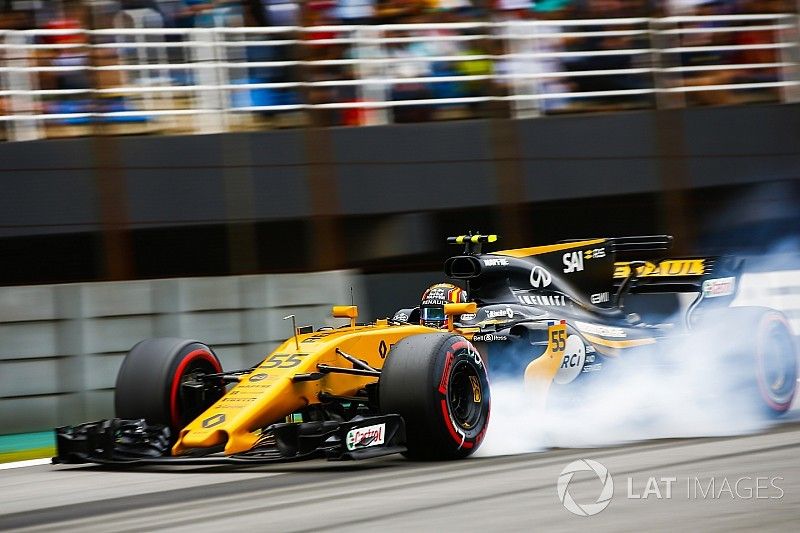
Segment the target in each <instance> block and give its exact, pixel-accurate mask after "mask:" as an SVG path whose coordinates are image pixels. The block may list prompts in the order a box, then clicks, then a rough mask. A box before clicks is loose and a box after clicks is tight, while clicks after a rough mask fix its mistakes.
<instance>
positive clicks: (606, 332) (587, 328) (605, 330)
mask: <svg viewBox="0 0 800 533" xmlns="http://www.w3.org/2000/svg"><path fill="white" fill-rule="evenodd" d="M575 325H576V326H577V327H578V329H579V330H581V331H582V332H584V333H590V334H592V335H600V336H601V337H613V338H616V339H624V338H625V337H627V335H626V334H625V330H623V329H622V328H615V327H612V326H601V325H600V324H588V323H586V322H579V321H576V322H575Z"/></svg>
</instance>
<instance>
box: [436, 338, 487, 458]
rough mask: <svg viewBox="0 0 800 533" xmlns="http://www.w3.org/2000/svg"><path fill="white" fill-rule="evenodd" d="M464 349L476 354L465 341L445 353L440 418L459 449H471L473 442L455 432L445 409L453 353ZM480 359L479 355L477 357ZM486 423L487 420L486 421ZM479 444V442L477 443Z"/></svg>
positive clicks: (453, 357) (440, 387) (448, 412)
mask: <svg viewBox="0 0 800 533" xmlns="http://www.w3.org/2000/svg"><path fill="white" fill-rule="evenodd" d="M462 349H466V350H467V351H468V352H469V353H471V354H472V353H475V354H477V353H478V352H477V350H475V347H474V346H472V344H470V343H469V342H468V341H466V340H460V341H458V342H455V343H453V345H452V346H450V350H448V352H447V358H446V359H445V362H444V370H443V371H442V379H441V380H440V381H439V392H440V393H442V394H443V395H444V398H442V400H441V406H442V417H443V418H444V424H445V427H447V432H448V433H450V436H451V437H453V440H454V441H456V442H457V443H458V444H459V447H460V448H467V449H469V448H472V447H473V446H474V445H475V442H474V441H472V440H467V438H466V436H462V435H460V434H459V433H458V432H457V431H456V428H455V426H454V425H453V420H452V418H451V417H450V410H449V409H448V407H447V392H448V391H447V387H448V386H449V384H450V371H451V370H452V369H453V360H454V359H455V353H456V352H457V351H458V350H462ZM478 357H480V355H479V356H478ZM481 367H482V368H483V369H484V370H485V367H483V362H482V361H481ZM487 422H488V420H487ZM478 442H480V441H478Z"/></svg>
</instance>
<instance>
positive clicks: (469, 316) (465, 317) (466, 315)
mask: <svg viewBox="0 0 800 533" xmlns="http://www.w3.org/2000/svg"><path fill="white" fill-rule="evenodd" d="M459 320H462V321H464V320H466V321H470V320H475V313H464V314H463V315H461V317H459Z"/></svg>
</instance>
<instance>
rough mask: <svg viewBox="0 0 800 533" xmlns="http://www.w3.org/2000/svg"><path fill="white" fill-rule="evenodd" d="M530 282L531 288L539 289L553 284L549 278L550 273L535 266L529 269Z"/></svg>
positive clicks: (550, 277)
mask: <svg viewBox="0 0 800 533" xmlns="http://www.w3.org/2000/svg"><path fill="white" fill-rule="evenodd" d="M530 282H531V287H533V288H535V289H539V288H543V287H547V286H548V285H550V284H551V283H552V282H553V278H552V276H550V272H548V271H547V270H545V269H544V268H542V267H540V266H539V265H536V266H535V267H533V268H532V269H531V278H530Z"/></svg>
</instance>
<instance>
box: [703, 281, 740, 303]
mask: <svg viewBox="0 0 800 533" xmlns="http://www.w3.org/2000/svg"><path fill="white" fill-rule="evenodd" d="M734 289H736V278H734V277H730V278H715V279H707V280H705V281H704V282H703V297H705V298H719V297H720V296H730V295H731V294H733V292H734Z"/></svg>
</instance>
